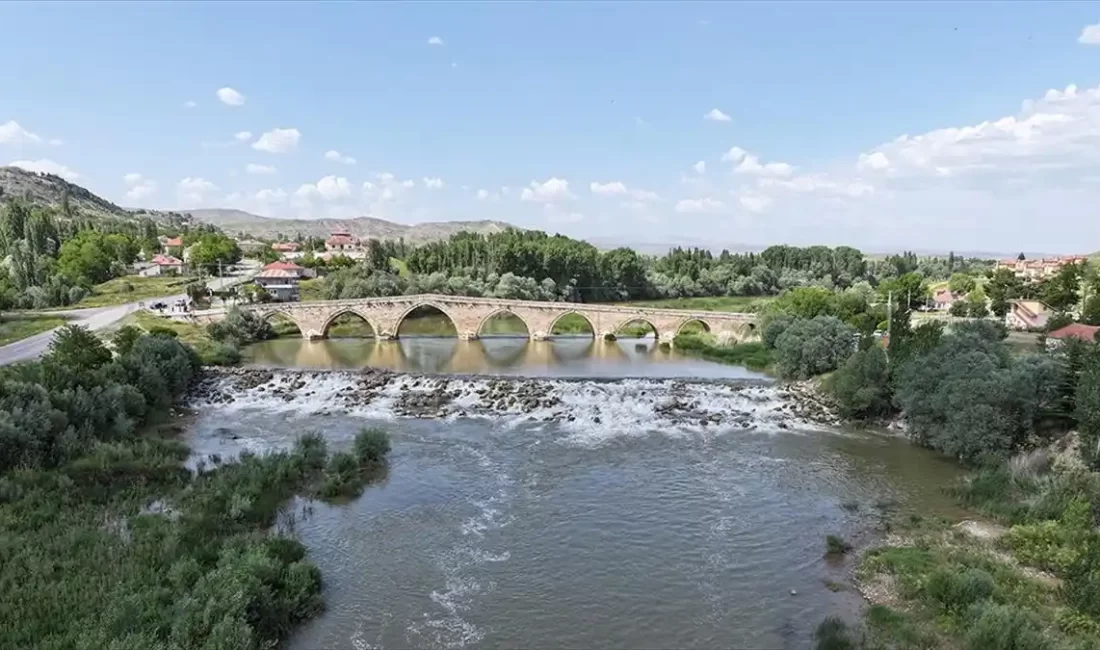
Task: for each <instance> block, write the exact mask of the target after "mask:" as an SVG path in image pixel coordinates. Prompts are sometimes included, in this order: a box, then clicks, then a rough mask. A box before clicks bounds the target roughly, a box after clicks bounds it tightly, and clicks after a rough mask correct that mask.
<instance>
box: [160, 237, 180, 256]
mask: <svg viewBox="0 0 1100 650" xmlns="http://www.w3.org/2000/svg"><path fill="white" fill-rule="evenodd" d="M173 248H183V238H182V237H161V238H160V252H161V253H163V254H165V255H171V254H172V252H173V251H172V249H173Z"/></svg>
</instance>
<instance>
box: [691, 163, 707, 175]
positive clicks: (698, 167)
mask: <svg viewBox="0 0 1100 650" xmlns="http://www.w3.org/2000/svg"><path fill="white" fill-rule="evenodd" d="M691 168H692V169H694V170H695V173H696V174H705V173H707V163H706V161H705V160H700V161H699V162H697V163H695V164H694V165H692V166H691Z"/></svg>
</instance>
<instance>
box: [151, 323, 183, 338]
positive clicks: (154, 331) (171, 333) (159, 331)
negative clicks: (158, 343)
mask: <svg viewBox="0 0 1100 650" xmlns="http://www.w3.org/2000/svg"><path fill="white" fill-rule="evenodd" d="M179 335H180V334H179V332H177V331H176V330H174V329H172V328H171V327H165V326H163V325H154V326H152V327H150V328H149V336H160V337H164V338H169V339H174V338H176V337H177V336H179Z"/></svg>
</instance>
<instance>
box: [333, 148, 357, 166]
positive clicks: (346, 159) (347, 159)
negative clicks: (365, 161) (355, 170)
mask: <svg viewBox="0 0 1100 650" xmlns="http://www.w3.org/2000/svg"><path fill="white" fill-rule="evenodd" d="M325 160H329V161H331V162H338V163H341V164H344V165H354V164H355V163H356V162H358V161H356V160H355V159H354V158H352V157H351V156H345V155H344V154H342V153H340V152H339V151H336V150H334V149H330V150H329V151H326V152H325Z"/></svg>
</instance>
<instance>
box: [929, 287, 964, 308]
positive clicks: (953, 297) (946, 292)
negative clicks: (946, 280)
mask: <svg viewBox="0 0 1100 650" xmlns="http://www.w3.org/2000/svg"><path fill="white" fill-rule="evenodd" d="M964 298H966V295H965V294H962V293H955V292H954V291H951V290H950V289H947V288H946V287H944V288H940V289H936V291H935V293H933V294H932V307H931V309H932V310H934V311H947V310H948V309H951V305H953V304H955V303H956V302H958V301H960V300H963V299H964Z"/></svg>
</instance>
